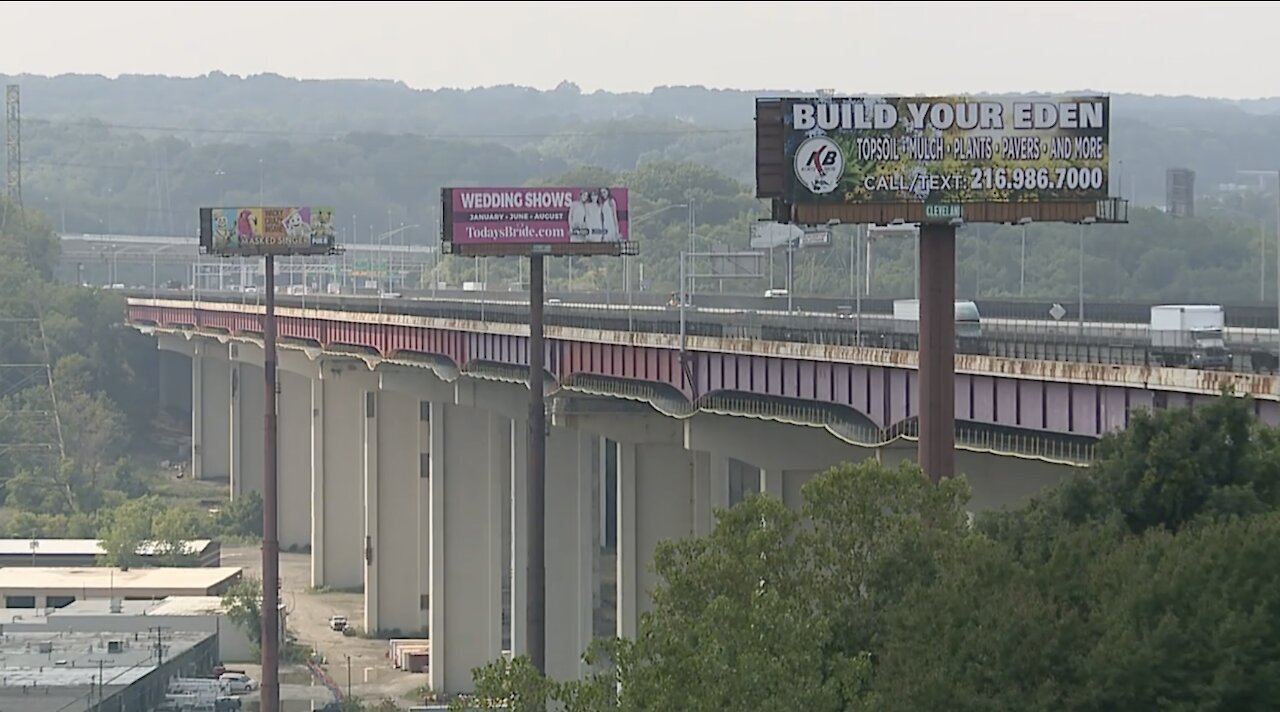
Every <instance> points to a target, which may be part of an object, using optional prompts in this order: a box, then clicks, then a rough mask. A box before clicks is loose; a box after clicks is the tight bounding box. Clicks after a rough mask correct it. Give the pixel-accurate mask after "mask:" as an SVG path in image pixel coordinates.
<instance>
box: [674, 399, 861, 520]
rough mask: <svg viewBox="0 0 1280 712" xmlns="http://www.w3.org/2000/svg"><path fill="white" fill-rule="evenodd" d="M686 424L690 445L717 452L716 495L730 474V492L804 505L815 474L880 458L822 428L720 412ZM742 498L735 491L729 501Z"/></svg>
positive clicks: (713, 471)
mask: <svg viewBox="0 0 1280 712" xmlns="http://www.w3.org/2000/svg"><path fill="white" fill-rule="evenodd" d="M684 427H685V447H686V448H687V449H689V450H698V451H703V452H708V453H712V458H711V462H710V463H709V465H710V468H711V476H712V480H711V484H712V487H713V493H712V494H713V499H715V498H716V497H718V493H719V492H720V491H721V490H720V489H719V487H718V483H717V479H718V478H719V477H721V476H725V475H727V476H728V479H729V481H728V483H727V484H728V487H727V488H726V490H725V491H726V492H730V491H738V490H741V491H756V492H763V493H766V494H770V495H773V496H775V497H778V498H779V499H781V500H782V501H783V502H785V503H786V504H787V506H789V507H792V508H794V509H798V508H799V507H800V504H801V499H800V488H801V487H802V486H803V485H804V483H805V482H808V481H809V479H811V478H812V477H813V475H814V474H816V473H818V472H822V471H825V470H827V469H830V468H831V467H834V466H836V465H839V464H840V463H842V462H858V461H861V460H864V459H869V458H873V457H876V453H875V451H874V450H871V449H867V448H859V447H855V446H853V445H850V444H848V443H846V442H844V441H842V440H840V439H839V438H836V437H835V436H834V435H831V434H830V433H828V432H826V431H825V430H823V429H821V428H813V427H805V426H800V425H784V424H781V423H772V422H769V421H764V420H756V419H752V418H734V417H731V416H718V415H698V416H695V417H694V418H690V419H689V420H686V421H685V426H684ZM735 461H736V463H735ZM736 499H737V497H736V496H731V497H730V498H729V501H728V504H730V505H732V504H736V501H735V500H736Z"/></svg>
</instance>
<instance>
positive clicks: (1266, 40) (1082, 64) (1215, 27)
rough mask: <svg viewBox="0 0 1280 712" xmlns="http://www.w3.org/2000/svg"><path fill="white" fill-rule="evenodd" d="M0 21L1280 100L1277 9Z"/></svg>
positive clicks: (891, 81)
mask: <svg viewBox="0 0 1280 712" xmlns="http://www.w3.org/2000/svg"><path fill="white" fill-rule="evenodd" d="M0 18H2V20H3V24H2V27H3V30H4V35H3V38H2V39H0V72H3V73H7V74H16V73H23V72H28V73H36V74H59V73H65V72H76V73H93V74H105V75H108V76H115V75H117V74H121V73H139V74H176V75H182V76H194V75H199V74H204V73H206V72H209V71H211V70H221V71H223V72H227V73H231V74H241V75H244V74H256V73H260V72H275V73H278V74H283V75H286V76H295V77H304V78H332V77H343V78H370V77H372V78H380V79H398V80H401V81H404V82H405V83H407V84H409V85H410V86H413V87H416V88H437V87H473V86H488V85H494V84H520V85H527V86H534V87H538V88H551V87H554V86H555V85H556V84H558V83H559V82H561V81H563V80H569V81H573V82H576V83H577V84H578V85H579V86H581V87H582V88H583V90H585V91H593V90H596V89H609V90H647V89H650V88H652V87H653V86H655V85H670V84H702V85H706V86H712V87H723V88H749V89H750V88H768V89H790V90H807V91H812V90H815V89H822V88H831V89H836V90H838V91H842V92H850V93H853V92H886V93H888V92H900V93H942V92H952V91H1030V90H1039V91H1057V90H1066V89H1084V88H1088V89H1097V90H1103V91H1110V92H1139V93H1145V94H1194V95H1202V96H1223V97H1233V98H1239V97H1256V96H1276V95H1280V71H1276V66H1277V63H1278V62H1280V60H1278V59H1277V57H1280V54H1277V48H1280V7H1278V6H1277V4H1273V3H1253V4H1250V3H1225V2H1215V3H1207V2H1176V3H1155V2H1152V3H1121V2H1111V3H1085V2H1072V3H1067V2H1062V3H1058V2H1014V3H976V2H945V3H941V2H940V3H932V2H907V3H891V2H829V3H824V2H798V1H793V2H776V3H763V2H759V3H757V2H734V3H719V2H684V3H675V2H643V3H629V2H625V3H624V2H613V1H610V2H587V3H577V2H519V3H508V2H440V3H437V2H398V3H390V2H315V3H292V2H290V3H284V2H252V3H250V2H218V3H212V2H168V3H161V2H146V3H141V2H110V3H109V2H6V3H4V6H3V9H2V10H0Z"/></svg>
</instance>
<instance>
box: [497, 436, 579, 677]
mask: <svg viewBox="0 0 1280 712" xmlns="http://www.w3.org/2000/svg"><path fill="white" fill-rule="evenodd" d="M592 437H594V436H591V435H587V434H585V433H582V432H580V431H577V430H571V429H568V428H557V427H552V428H551V429H550V433H549V434H548V442H547V480H546V482H547V500H546V502H547V512H546V527H547V528H546V549H547V551H546V567H547V569H546V573H547V576H546V580H547V588H546V594H547V626H546V630H547V655H546V665H547V675H548V676H549V677H551V678H552V679H555V680H575V679H578V678H580V677H581V676H582V673H583V672H584V665H583V663H582V654H583V653H584V652H586V648H587V646H588V645H589V644H590V643H591V638H592V632H593V630H592V628H593V626H592V607H591V602H592V598H593V593H594V592H593V590H592V566H591V562H592V555H593V553H594V552H593V551H592V542H593V541H594V538H595V531H594V529H593V527H592V521H593V517H592V511H593V509H594V508H595V506H596V504H597V502H596V497H595V496H594V494H595V488H594V487H593V486H592V479H593V478H594V477H597V476H598V474H597V473H598V466H599V463H598V461H596V460H595V459H593V458H592V447H591V438H592ZM519 531H520V530H517V532H519Z"/></svg>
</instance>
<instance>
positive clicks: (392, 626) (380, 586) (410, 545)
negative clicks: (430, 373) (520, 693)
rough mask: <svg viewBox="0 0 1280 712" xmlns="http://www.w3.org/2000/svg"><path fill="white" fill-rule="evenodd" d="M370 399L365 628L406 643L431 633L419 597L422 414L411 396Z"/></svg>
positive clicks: (392, 393)
mask: <svg viewBox="0 0 1280 712" xmlns="http://www.w3.org/2000/svg"><path fill="white" fill-rule="evenodd" d="M366 393H367V396H366V397H370V398H374V399H375V400H376V405H375V408H374V410H375V411H376V412H375V415H374V416H373V417H366V418H365V430H364V432H365V440H364V457H365V478H364V487H365V492H364V497H365V503H366V504H365V518H364V526H365V537H366V542H367V543H366V547H367V548H366V554H367V558H366V562H365V564H366V566H365V587H364V594H365V623H364V625H365V629H366V630H370V631H389V632H395V631H399V633H397V634H396V637H406V636H410V635H414V634H417V633H418V632H421V631H422V630H423V629H425V628H426V617H425V611H423V610H421V609H422V606H421V605H420V594H421V593H425V592H426V591H427V590H428V589H427V587H426V586H421V587H420V586H419V580H420V576H419V571H418V565H417V564H418V560H419V539H418V536H417V534H418V526H419V523H418V518H419V489H420V484H419V482H420V474H419V460H420V452H421V446H420V445H419V435H420V432H421V430H422V428H421V427H420V424H421V422H422V421H421V415H422V410H423V409H422V408H420V401H419V400H418V399H417V398H415V397H414V396H413V395H412V394H408V393H398V392H395V391H387V390H381V391H376V392H375V391H367V392H366ZM429 437H430V435H429V433H428V438H429ZM428 513H429V512H428ZM427 583H428V585H429V581H428V582H427Z"/></svg>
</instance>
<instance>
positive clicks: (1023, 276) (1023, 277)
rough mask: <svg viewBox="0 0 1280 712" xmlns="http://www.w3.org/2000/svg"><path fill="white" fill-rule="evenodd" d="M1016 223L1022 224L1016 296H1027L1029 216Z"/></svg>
mask: <svg viewBox="0 0 1280 712" xmlns="http://www.w3.org/2000/svg"><path fill="white" fill-rule="evenodd" d="M1018 224H1019V225H1021V226H1022V258H1021V259H1020V260H1019V262H1018V264H1019V268H1018V296H1019V297H1025V296H1027V226H1028V225H1030V224H1031V218H1020V219H1019V220H1018Z"/></svg>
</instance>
